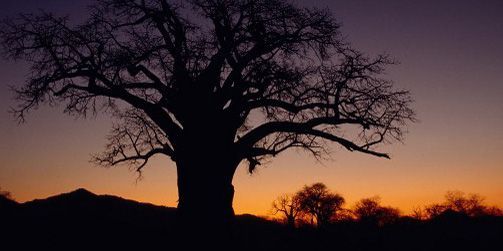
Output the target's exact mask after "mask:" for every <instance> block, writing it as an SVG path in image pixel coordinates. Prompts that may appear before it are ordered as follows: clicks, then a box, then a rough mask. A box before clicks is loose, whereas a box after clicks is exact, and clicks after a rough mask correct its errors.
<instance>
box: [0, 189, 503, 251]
mask: <svg viewBox="0 0 503 251" xmlns="http://www.w3.org/2000/svg"><path fill="white" fill-rule="evenodd" d="M175 221H176V209H174V208H168V207H161V206H155V205H152V204H145V203H139V202H136V201H131V200H125V199H122V198H120V197H116V196H109V195H100V196H98V195H95V194H93V193H90V192H88V191H86V190H84V189H79V190H76V191H74V192H71V193H67V194H61V195H58V196H54V197H50V198H47V199H43V200H34V201H31V202H26V203H23V204H19V203H16V202H14V201H11V200H8V199H6V198H4V197H0V231H1V232H0V245H1V246H0V250H187V248H184V247H180V245H177V244H179V243H181V242H180V238H182V237H180V236H179V235H177V232H178V231H176V227H174V224H173V222H175ZM232 235H233V237H232V241H231V242H230V243H229V244H228V246H227V248H230V249H232V250H254V251H259V250H275V251H278V250H289V251H294V250H503V217H479V218H469V217H466V216H463V215H443V216H442V217H438V218H436V219H434V220H429V221H417V220H414V219H412V218H407V217H403V218H401V219H400V220H399V221H398V222H396V223H394V224H388V225H385V226H376V225H372V224H363V223H359V222H354V221H350V222H339V223H335V224H332V225H330V226H328V227H326V228H325V229H321V230H320V229H314V228H311V227H301V228H296V229H291V228H288V227H286V226H284V225H282V224H279V223H276V222H272V221H268V220H265V219H262V218H258V217H256V216H253V215H240V216H238V217H237V219H236V222H235V224H234V227H233V233H232ZM187 239H189V243H191V244H192V245H193V246H200V247H201V248H200V250H207V249H208V246H207V245H206V246H205V243H204V241H202V240H200V239H197V238H195V239H192V238H187Z"/></svg>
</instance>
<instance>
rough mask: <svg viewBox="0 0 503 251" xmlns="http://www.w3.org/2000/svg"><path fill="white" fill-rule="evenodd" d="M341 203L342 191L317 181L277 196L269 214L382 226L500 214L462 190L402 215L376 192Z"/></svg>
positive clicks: (305, 221)
mask: <svg viewBox="0 0 503 251" xmlns="http://www.w3.org/2000/svg"><path fill="white" fill-rule="evenodd" d="M344 205H345V199H344V197H343V196H342V195H340V194H338V193H333V192H331V191H330V190H329V189H328V188H327V186H326V185H325V184H323V183H320V182H319V183H314V184H312V185H306V186H304V187H303V188H302V189H301V190H299V191H298V192H296V193H294V194H283V195H281V196H279V197H278V198H277V199H276V200H275V201H274V202H273V203H272V214H273V215H274V216H275V218H274V219H279V220H280V221H281V222H284V223H285V224H287V225H289V226H292V227H298V226H306V225H313V226H317V227H323V226H326V225H328V224H331V223H337V222H344V221H358V222H361V223H364V224H370V225H377V226H383V225H386V224H392V223H396V222H398V221H399V220H400V219H403V218H405V219H407V218H409V219H414V220H421V221H423V220H434V219H436V218H441V217H483V216H503V210H502V209H501V208H498V207H496V206H488V205H486V204H485V203H484V198H483V197H482V196H480V195H478V194H468V195H466V194H465V193H463V192H461V191H448V192H447V193H446V194H445V201H444V202H442V203H436V204H430V205H427V206H424V207H416V208H414V210H413V212H412V213H411V214H409V215H403V214H402V213H401V212H400V210H399V209H398V208H395V207H390V206H383V205H381V201H380V197H379V196H374V197H370V198H363V199H361V200H359V201H358V202H356V203H355V204H354V205H353V206H352V207H349V208H345V207H344Z"/></svg>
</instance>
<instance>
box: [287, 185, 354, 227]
mask: <svg viewBox="0 0 503 251" xmlns="http://www.w3.org/2000/svg"><path fill="white" fill-rule="evenodd" d="M295 197H297V198H298V200H299V204H300V209H301V210H302V211H303V212H304V213H305V214H307V215H310V216H311V219H312V220H314V221H315V222H316V225H317V226H318V227H323V226H326V225H327V224H328V223H329V222H330V219H332V218H333V217H334V215H335V214H336V213H337V211H339V210H341V209H342V205H343V204H344V198H343V197H342V196H341V195H339V194H334V193H331V192H330V191H329V190H328V188H327V186H326V185H325V184H323V183H314V184H312V185H310V186H304V188H303V189H302V190H300V191H299V192H298V193H297V194H296V195H295Z"/></svg>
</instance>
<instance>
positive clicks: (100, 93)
mask: <svg viewBox="0 0 503 251" xmlns="http://www.w3.org/2000/svg"><path fill="white" fill-rule="evenodd" d="M90 10H91V11H90V15H89V18H88V19H87V20H86V21H84V22H83V23H81V24H74V23H71V22H70V21H69V20H68V18H67V17H58V16H55V15H52V14H47V13H40V14H34V15H20V16H18V17H17V18H11V19H8V20H5V21H3V22H2V25H1V27H0V39H1V45H2V46H3V55H4V57H6V58H7V59H13V60H26V61H27V62H28V63H29V64H30V65H31V72H30V77H29V78H28V79H27V80H26V82H25V83H24V84H23V85H22V86H19V87H18V88H17V89H16V94H17V100H18V105H19V106H17V108H15V113H16V114H17V116H19V118H20V119H21V120H23V119H24V117H25V114H26V113H27V112H28V111H30V110H33V109H35V108H37V107H39V106H40V105H41V104H44V103H50V104H52V103H62V104H65V107H66V110H65V111H66V112H67V113H69V114H73V115H77V116H82V115H84V116H85V115H86V114H90V113H91V114H96V113H100V112H105V113H109V114H111V115H113V116H114V117H115V118H117V119H118V122H117V123H116V125H115V126H114V128H113V129H112V131H111V134H110V136H109V139H110V143H109V144H108V145H107V147H106V149H105V151H104V152H103V153H101V154H97V155H96V156H95V158H94V160H95V161H96V162H97V163H99V164H101V165H105V166H114V165H119V164H126V165H131V166H133V167H135V168H136V170H137V171H138V172H141V171H142V170H143V168H144V167H145V166H146V164H147V162H148V160H149V159H150V158H151V157H152V156H154V155H158V154H163V155H166V156H169V157H170V158H171V160H173V161H174V162H175V163H176V169H177V175H178V176H177V177H178V195H179V201H178V211H179V212H180V215H181V216H188V217H186V218H197V219H198V221H211V222H207V223H210V224H211V223H215V224H225V223H223V222H228V221H230V220H231V219H232V218H233V215H234V212H233V208H232V201H233V196H234V187H233V185H232V179H233V176H234V173H235V171H236V168H237V167H238V165H239V164H240V163H241V162H245V163H248V167H249V171H250V172H252V171H253V170H254V169H255V168H256V167H257V166H258V165H260V164H261V163H263V161H264V160H265V159H267V158H270V157H274V156H276V155H278V154H280V153H282V152H284V151H285V150H288V149H291V148H301V149H305V150H308V151H309V152H311V153H312V154H314V155H315V156H319V155H320V154H324V153H325V152H326V151H325V150H326V149H327V147H329V146H330V144H328V143H330V142H333V143H336V144H339V145H341V146H342V147H344V148H345V149H347V150H349V151H355V152H361V153H365V154H370V155H374V156H378V157H385V158H388V154H386V153H383V152H380V151H378V150H377V149H376V148H375V147H376V146H378V145H379V144H381V143H384V142H389V141H393V140H401V139H402V138H403V132H404V129H405V126H406V125H407V123H408V122H410V121H412V120H413V119H414V113H413V110H412V109H411V97H410V94H409V92H407V91H404V90H396V89H395V88H393V86H392V83H391V82H390V81H388V80H386V79H383V78H382V77H381V74H382V73H383V71H384V70H385V68H386V66H388V65H389V64H392V63H393V60H391V59H390V58H389V57H388V56H386V55H378V56H376V57H368V56H365V55H364V54H363V53H361V52H359V51H358V50H356V49H353V48H351V47H350V46H349V44H347V43H346V42H344V41H343V40H342V36H341V34H340V32H339V24H338V22H337V21H336V20H335V19H334V17H333V16H332V14H331V13H330V11H329V10H320V9H314V8H303V7H299V6H296V5H295V4H293V3H291V2H289V1H280V0H254V1H251V0H225V1H224V0H189V1H184V2H182V1H169V0H99V1H97V2H96V4H95V5H94V6H92V7H91V9H90Z"/></svg>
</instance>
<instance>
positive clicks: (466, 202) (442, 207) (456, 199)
mask: <svg viewBox="0 0 503 251" xmlns="http://www.w3.org/2000/svg"><path fill="white" fill-rule="evenodd" d="M424 211H425V212H426V216H427V218H430V219H433V218H436V217H439V216H441V215H443V214H445V213H446V212H451V213H457V214H460V215H465V216H470V217H478V216H487V215H492V216H498V215H502V210H501V209H499V208H498V207H495V206H492V207H491V206H487V205H486V204H485V203H484V198H483V197H482V196H480V195H478V194H468V195H465V193H463V192H461V191H447V192H446V193H445V202H444V203H435V204H431V205H428V206H426V207H425V209H424Z"/></svg>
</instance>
